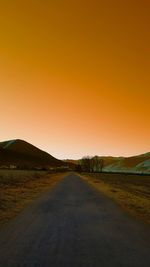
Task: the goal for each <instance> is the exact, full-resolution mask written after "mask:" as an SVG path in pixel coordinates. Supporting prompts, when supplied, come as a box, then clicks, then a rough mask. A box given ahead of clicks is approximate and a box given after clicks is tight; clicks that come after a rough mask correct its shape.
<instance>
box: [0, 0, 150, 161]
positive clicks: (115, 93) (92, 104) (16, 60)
mask: <svg viewBox="0 0 150 267" xmlns="http://www.w3.org/2000/svg"><path fill="white" fill-rule="evenodd" d="M149 11H150V1H149V0H99V1H98V0H96V1H94V0H93V1H88V0H76V1H72V0H67V1H63V0H56V1H44V0H41V1H40V0H30V1H28V0H21V1H20V0H19V1H15V0H14V1H13V0H5V1H3V0H2V1H0V125H1V127H0V141H4V140H9V139H17V138H20V139H24V140H26V141H28V142H30V143H32V144H34V145H36V146H38V147H39V148H41V149H43V150H45V151H47V152H49V153H50V154H52V155H53V156H55V157H57V158H60V159H64V158H80V157H82V156H84V155H91V156H92V155H114V156H117V155H119V156H120V155H123V156H130V155H135V154H141V153H145V152H148V151H150V34H149V29H150V15H149V14H150V13H149Z"/></svg>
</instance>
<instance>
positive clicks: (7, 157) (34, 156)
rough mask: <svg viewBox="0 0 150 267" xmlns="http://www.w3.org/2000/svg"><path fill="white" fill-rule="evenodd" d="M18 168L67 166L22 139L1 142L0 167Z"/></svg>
mask: <svg viewBox="0 0 150 267" xmlns="http://www.w3.org/2000/svg"><path fill="white" fill-rule="evenodd" d="M10 165H14V166H17V167H18V168H29V169H30V168H45V167H47V168H50V167H60V166H65V165H66V164H65V163H64V162H63V161H61V160H58V159H56V158H54V157H53V156H51V155H50V154H48V153H47V152H45V151H42V150H41V149H39V148H37V147H35V146H33V145H31V144H29V143H28V142H25V141H23V140H20V139H16V140H10V141H5V142H0V166H7V167H9V166H10Z"/></svg>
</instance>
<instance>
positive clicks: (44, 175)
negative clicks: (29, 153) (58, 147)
mask: <svg viewBox="0 0 150 267" xmlns="http://www.w3.org/2000/svg"><path fill="white" fill-rule="evenodd" d="M65 174H66V173H53V174H52V173H51V174H49V173H48V172H46V171H23V170H0V226H2V225H4V224H5V223H7V222H8V221H9V220H10V219H12V218H13V217H15V216H16V215H17V214H18V213H19V212H20V211H21V210H22V209H23V208H24V207H25V206H26V205H27V204H28V203H30V202H31V201H33V200H34V199H35V198H36V197H38V196H39V195H40V194H41V193H43V192H45V191H46V190H48V189H50V188H52V187H53V186H54V185H55V184H56V183H57V182H59V181H60V180H61V179H62V178H63V176H64V175H65Z"/></svg>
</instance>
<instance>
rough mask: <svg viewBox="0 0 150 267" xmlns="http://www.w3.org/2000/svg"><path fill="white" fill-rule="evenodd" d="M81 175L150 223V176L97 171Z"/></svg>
mask: <svg viewBox="0 0 150 267" xmlns="http://www.w3.org/2000/svg"><path fill="white" fill-rule="evenodd" d="M81 177H82V178H83V179H84V180H85V181H87V182H88V183H89V184H90V185H92V186H93V187H94V188H96V189H97V190H98V191H101V192H103V193H104V194H105V195H107V196H108V197H110V198H111V199H113V200H114V201H115V202H116V203H118V204H119V205H120V206H121V207H122V208H123V209H125V210H126V211H128V212H129V213H130V214H131V215H133V216H134V217H136V218H139V219H141V220H142V221H144V222H146V223H149V224H150V176H144V175H142V176H140V175H127V174H108V173H99V174H98V173H95V174H83V175H81Z"/></svg>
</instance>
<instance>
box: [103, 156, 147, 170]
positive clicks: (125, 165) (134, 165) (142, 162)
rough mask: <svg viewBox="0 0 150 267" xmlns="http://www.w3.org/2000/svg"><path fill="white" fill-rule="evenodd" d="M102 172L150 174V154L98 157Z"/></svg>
mask: <svg viewBox="0 0 150 267" xmlns="http://www.w3.org/2000/svg"><path fill="white" fill-rule="evenodd" d="M99 158H100V159H103V163H104V164H103V170H104V171H111V172H131V173H150V152H148V153H145V154H141V155H138V156H133V157H118V158H117V157H99Z"/></svg>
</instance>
